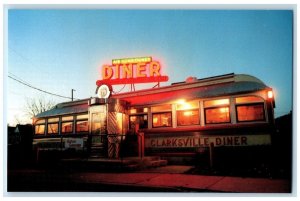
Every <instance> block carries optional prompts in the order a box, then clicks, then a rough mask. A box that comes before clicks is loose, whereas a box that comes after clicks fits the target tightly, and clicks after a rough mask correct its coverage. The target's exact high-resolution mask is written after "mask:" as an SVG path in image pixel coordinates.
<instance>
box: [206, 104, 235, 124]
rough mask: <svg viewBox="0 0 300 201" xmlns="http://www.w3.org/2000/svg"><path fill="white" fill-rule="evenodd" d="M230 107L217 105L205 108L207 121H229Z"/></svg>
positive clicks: (212, 122) (210, 122)
mask: <svg viewBox="0 0 300 201" xmlns="http://www.w3.org/2000/svg"><path fill="white" fill-rule="evenodd" d="M229 122H230V116H229V107H217V108H207V109H205V123H206V124H217V123H229Z"/></svg>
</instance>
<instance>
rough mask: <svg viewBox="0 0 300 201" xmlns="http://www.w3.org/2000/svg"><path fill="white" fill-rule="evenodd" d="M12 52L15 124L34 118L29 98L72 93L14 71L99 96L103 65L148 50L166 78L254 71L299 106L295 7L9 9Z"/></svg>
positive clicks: (281, 106) (285, 102)
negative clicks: (295, 72) (295, 79)
mask: <svg viewBox="0 0 300 201" xmlns="http://www.w3.org/2000/svg"><path fill="white" fill-rule="evenodd" d="M5 54H6V55H7V62H6V66H5V74H6V76H5V80H4V81H5V83H4V86H5V89H6V91H5V94H7V96H6V108H4V109H6V110H7V111H6V113H7V115H6V116H7V123H10V124H13V123H15V120H16V119H19V120H21V121H24V122H28V121H29V122H28V123H30V120H28V118H27V120H26V119H25V118H26V115H25V111H24V108H25V105H26V99H28V98H39V97H44V98H45V99H46V100H48V99H49V100H53V101H55V102H56V103H60V102H65V101H68V100H69V99H66V98H59V97H55V96H51V95H48V94H45V93H43V92H41V91H38V90H35V89H33V88H30V87H28V86H25V85H23V84H21V83H19V82H17V81H15V80H13V79H10V78H9V77H8V76H11V77H14V78H17V79H18V80H22V81H23V82H26V83H27V84H30V85H32V86H34V87H36V88H39V89H42V90H44V91H48V92H51V93H54V94H59V95H62V96H68V97H70V96H71V89H75V90H76V91H75V92H74V97H75V98H79V99H84V98H89V97H91V96H95V90H96V81H97V80H99V79H101V68H102V65H104V64H111V60H112V59H118V58H131V57H143V56H152V57H153V59H155V60H157V61H160V63H161V65H162V68H163V69H162V72H163V74H164V75H168V76H169V81H168V82H166V83H162V84H161V86H166V85H170V84H171V83H173V82H181V81H184V80H185V79H186V78H187V77H189V76H193V77H197V78H206V77H211V76H217V75H222V74H227V73H236V74H250V75H253V76H255V77H257V78H259V79H260V80H262V81H263V82H264V83H265V84H266V85H268V86H270V87H272V88H273V89H274V92H275V100H276V109H275V116H276V117H278V116H281V115H284V114H287V113H289V112H290V111H291V110H292V86H293V85H292V84H293V83H292V77H293V12H292V11H291V10H201V9H195V10H188V9H186V10H180V9H167V10H166V9H164V10H163V9H160V10H141V9H140V10H128V9H116V10H111V9H110V10H108V9H102V10H101V9H98V10H96V9H94V10H62V9H60V10H49V9H48V10H47V9H41V10H38V9H30V10H25V9H8V11H7V48H6V49H5ZM153 86H154V84H153ZM143 87H144V86H143ZM151 87H152V86H151ZM120 88H121V86H118V87H116V88H114V90H115V91H118V90H119V89H120ZM136 88H137V89H140V88H142V86H140V87H139V86H138V85H136ZM22 123H23V122H22Z"/></svg>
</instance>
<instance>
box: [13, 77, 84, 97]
mask: <svg viewBox="0 0 300 201" xmlns="http://www.w3.org/2000/svg"><path fill="white" fill-rule="evenodd" d="M10 74H12V73H10ZM12 75H13V74H12ZM8 77H9V78H10V79H13V80H15V81H17V82H19V83H21V84H23V85H25V86H28V87H30V88H32V89H35V90H38V91H41V92H44V93H46V94H50V95H52V96H57V97H60V98H67V99H72V98H70V97H67V96H62V95H59V94H54V93H51V92H48V91H45V90H42V89H39V88H37V87H34V86H32V85H30V84H28V83H26V82H25V81H21V80H19V79H17V78H13V77H12V76H10V75H8ZM15 77H16V76H15ZM78 100H79V99H78Z"/></svg>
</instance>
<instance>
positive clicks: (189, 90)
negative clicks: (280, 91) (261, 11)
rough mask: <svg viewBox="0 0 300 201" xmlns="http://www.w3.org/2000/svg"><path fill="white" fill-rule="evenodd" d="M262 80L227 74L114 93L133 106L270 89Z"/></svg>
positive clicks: (116, 96) (248, 76)
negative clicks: (154, 87)
mask: <svg viewBox="0 0 300 201" xmlns="http://www.w3.org/2000/svg"><path fill="white" fill-rule="evenodd" d="M268 88H269V87H268V86H266V85H265V84H264V83H263V82H262V81H261V80H259V79H257V78H256V77H253V76H250V75H244V74H239V75H236V74H233V73H232V74H226V75H222V76H215V77H210V78H204V79H192V81H191V79H187V81H186V82H178V83H173V84H172V85H171V86H167V87H160V88H156V89H148V90H140V91H135V92H129V93H123V94H116V95H113V97H114V98H120V99H123V100H126V101H128V102H129V103H130V104H131V105H133V106H138V105H152V104H159V103H166V102H169V101H172V100H176V99H186V100H189V99H190V100H192V99H197V98H213V97H218V96H226V95H232V94H239V93H248V92H254V91H260V90H264V89H268Z"/></svg>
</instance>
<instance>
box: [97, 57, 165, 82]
mask: <svg viewBox="0 0 300 201" xmlns="http://www.w3.org/2000/svg"><path fill="white" fill-rule="evenodd" d="M168 80H169V77H168V76H163V75H161V65H160V63H159V62H158V61H153V60H152V57H137V58H125V59H113V60H112V65H103V67H102V80H98V81H97V82H96V84H97V86H100V85H102V84H110V85H118V84H135V83H150V82H166V81H168Z"/></svg>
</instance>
